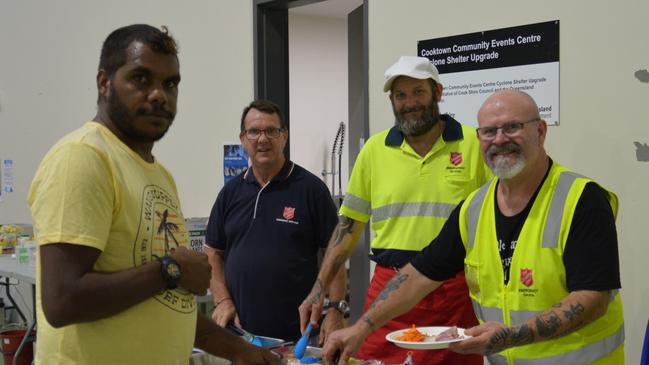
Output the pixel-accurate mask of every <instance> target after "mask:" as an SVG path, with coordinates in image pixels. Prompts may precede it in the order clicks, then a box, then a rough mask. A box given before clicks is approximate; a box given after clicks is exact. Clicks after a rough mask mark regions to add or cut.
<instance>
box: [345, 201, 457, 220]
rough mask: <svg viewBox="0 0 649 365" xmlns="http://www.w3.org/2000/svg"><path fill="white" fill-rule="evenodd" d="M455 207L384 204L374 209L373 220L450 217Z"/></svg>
mask: <svg viewBox="0 0 649 365" xmlns="http://www.w3.org/2000/svg"><path fill="white" fill-rule="evenodd" d="M345 199H346V198H345ZM455 207H456V205H455V204H448V203H431V202H415V203H397V204H390V205H384V206H382V207H379V208H376V209H372V221H373V222H380V221H382V220H385V219H389V218H398V217H439V218H448V216H449V215H451V212H452V211H453V209H454V208H455Z"/></svg>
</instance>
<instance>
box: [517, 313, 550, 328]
mask: <svg viewBox="0 0 649 365" xmlns="http://www.w3.org/2000/svg"><path fill="white" fill-rule="evenodd" d="M543 312H545V311H513V310H510V311H509V319H510V320H511V325H512V326H515V325H517V324H521V323H523V322H525V321H527V320H528V319H530V318H532V317H536V316H537V315H539V314H541V313H543Z"/></svg>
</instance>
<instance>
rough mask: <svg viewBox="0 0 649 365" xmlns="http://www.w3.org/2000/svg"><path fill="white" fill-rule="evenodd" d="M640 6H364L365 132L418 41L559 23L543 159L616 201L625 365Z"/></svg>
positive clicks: (636, 325)
mask: <svg viewBox="0 0 649 365" xmlns="http://www.w3.org/2000/svg"><path fill="white" fill-rule="evenodd" d="M647 14H649V2H648V1H646V0H623V1H620V2H617V3H615V4H613V3H611V2H609V1H603V0H597V1H592V0H591V1H587V0H575V1H569V2H566V1H559V0H548V1H542V2H529V1H525V2H520V1H514V0H493V1H486V2H479V1H466V0H461V1H453V2H440V1H435V2H430V1H427V0H411V1H408V4H407V6H406V5H404V3H402V2H399V1H372V2H370V4H369V52H370V55H369V56H370V58H369V59H370V70H369V77H370V85H369V89H370V131H371V132H372V133H375V132H377V131H379V130H381V129H384V128H386V127H388V126H390V124H391V123H392V118H391V115H392V113H391V111H390V108H389V104H388V101H387V100H386V97H385V94H384V93H383V92H382V91H381V86H382V84H383V72H384V70H385V69H386V68H387V67H388V66H389V65H390V64H392V63H393V62H394V61H395V60H396V59H397V57H398V56H399V55H402V54H410V55H414V54H415V53H416V51H417V41H418V40H424V39H429V38H436V37H443V36H449V35H457V34H464V33H469V32H476V31H482V30H490V29H497V28H503V27H509V26H516V25H522V24H530V23H536V22H542V21H549V20H554V19H559V20H560V21H561V24H560V27H561V29H560V42H561V45H560V54H561V56H560V57H561V60H560V63H561V66H560V78H561V92H560V98H561V99H560V103H561V116H560V118H561V126H559V127H551V128H550V129H549V132H548V139H547V141H546V149H547V150H548V152H549V154H550V156H551V157H552V158H554V159H555V160H556V161H558V162H560V163H562V164H564V165H566V166H569V167H572V168H573V169H575V170H577V171H578V172H580V173H582V174H585V175H587V176H590V177H592V178H595V179H596V180H598V181H599V182H601V183H602V184H604V185H605V186H607V187H609V188H610V189H612V190H613V191H615V192H616V193H617V194H618V197H619V199H620V212H619V215H618V225H617V227H618V235H619V248H620V256H621V258H620V260H621V263H620V264H621V275H622V287H623V291H622V298H623V301H624V310H625V317H626V354H627V357H626V361H627V363H628V364H637V363H639V359H640V351H641V346H642V338H643V335H644V329H645V325H646V323H647V317H648V316H649V311H647V303H649V282H648V281H647V270H646V267H647V262H649V249H648V247H649V246H648V243H649V242H648V241H649V239H648V238H647V230H646V226H647V223H646V222H647V214H646V209H647V207H649V194H647V192H646V184H647V181H649V163H647V162H638V161H636V157H635V147H634V145H633V141H640V142H649V121H648V120H647V115H648V111H649V108H648V107H647V105H649V104H648V103H647V100H648V97H649V84H647V83H640V82H639V81H638V80H637V79H636V78H635V77H634V72H635V71H637V70H639V69H647V68H649V42H647V40H646V38H647V37H646V35H647V33H648V30H649V29H648V27H647V22H646V16H647Z"/></svg>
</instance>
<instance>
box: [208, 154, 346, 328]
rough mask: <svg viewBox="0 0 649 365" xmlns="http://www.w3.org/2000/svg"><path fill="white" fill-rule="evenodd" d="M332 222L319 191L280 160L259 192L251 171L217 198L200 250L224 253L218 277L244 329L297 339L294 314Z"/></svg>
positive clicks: (319, 185)
mask: <svg viewBox="0 0 649 365" xmlns="http://www.w3.org/2000/svg"><path fill="white" fill-rule="evenodd" d="M337 222H338V216H337V212H336V206H335V204H334V202H333V200H332V199H331V196H330V193H329V190H328V189H327V187H326V185H325V184H324V183H323V182H322V180H320V179H319V178H317V177H316V176H315V175H313V174H311V173H310V172H308V171H307V170H305V169H303V168H302V167H300V166H298V165H295V164H293V163H292V162H290V161H287V162H286V163H285V164H284V167H283V168H282V170H281V171H280V172H279V173H278V174H277V176H276V177H275V178H273V180H272V181H271V182H270V183H269V184H268V185H267V186H266V187H265V188H263V189H262V187H261V186H259V184H258V183H257V181H256V179H255V177H254V175H253V173H252V171H248V172H247V174H242V175H239V176H237V177H236V178H234V179H233V180H231V181H230V182H228V183H227V184H226V185H225V186H224V187H223V189H222V190H221V192H220V193H219V196H218V197H217V199H216V203H214V207H213V208H212V212H211V214H210V219H209V222H208V225H207V234H206V244H207V245H208V246H211V247H213V248H216V249H219V250H223V251H224V252H225V278H226V283H227V286H228V289H229V290H230V294H231V295H232V299H233V301H234V303H235V306H236V308H237V313H238V314H239V319H240V320H241V325H242V327H243V328H244V329H246V330H248V331H250V332H252V333H254V334H257V335H261V336H268V337H275V338H281V339H285V340H297V339H298V338H299V337H300V323H299V322H300V320H299V315H298V311H297V307H298V306H299V305H300V303H302V301H303V300H304V298H305V297H306V296H307V295H308V294H309V291H310V290H311V286H312V285H313V283H314V282H315V279H316V276H317V273H318V253H319V251H320V249H323V248H325V247H326V246H327V243H328V241H329V238H330V237H331V233H332V232H333V229H334V227H335V226H336V224H337Z"/></svg>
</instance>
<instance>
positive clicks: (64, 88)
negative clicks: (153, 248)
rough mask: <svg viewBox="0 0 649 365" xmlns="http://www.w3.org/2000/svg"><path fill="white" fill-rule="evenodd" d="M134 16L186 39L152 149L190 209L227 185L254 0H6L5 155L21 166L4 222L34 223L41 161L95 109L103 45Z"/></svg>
mask: <svg viewBox="0 0 649 365" xmlns="http://www.w3.org/2000/svg"><path fill="white" fill-rule="evenodd" d="M132 23H148V24H151V25H155V26H159V25H167V26H168V27H169V30H170V32H171V33H172V34H173V35H174V37H175V38H176V39H177V41H178V43H179V45H180V53H179V58H180V68H181V76H182V82H181V84H180V95H179V102H178V114H177V117H176V120H175V121H174V125H173V126H172V127H171V130H170V131H169V133H168V134H167V136H166V137H165V138H164V139H163V140H162V141H161V142H160V143H159V144H157V145H156V147H155V149H154V154H155V155H156V157H158V159H159V160H160V161H162V163H163V164H164V165H165V166H167V167H168V168H169V169H170V170H171V172H172V173H173V175H174V176H175V177H176V182H177V184H178V188H179V193H180V199H181V203H182V205H183V211H184V213H185V216H186V217H191V216H207V215H209V212H210V209H211V206H212V204H213V202H214V199H215V198H216V194H217V193H218V191H219V190H220V188H221V186H222V184H223V174H222V162H221V161H222V154H223V148H222V146H221V145H222V142H223V141H232V140H235V141H236V140H238V130H239V118H240V113H241V110H242V109H243V107H244V106H245V105H247V103H249V102H250V100H252V98H253V96H254V87H253V48H252V39H253V38H252V1H241V0H219V1H211V0H196V1H192V2H189V3H187V4H180V3H178V2H177V1H172V0H161V1H126V0H113V1H97V0H93V1H86V0H61V1H36V0H22V1H10V0H0V45H2V46H1V47H2V48H1V51H0V54H1V56H0V159H13V160H14V164H15V167H14V182H15V192H14V193H10V194H6V195H3V198H4V201H2V202H0V223H10V222H26V223H29V222H31V218H30V213H29V209H28V207H27V204H26V196H27V190H28V188H29V184H30V182H31V179H32V177H33V175H34V172H35V170H36V167H37V165H38V163H39V162H40V160H41V158H42V157H43V155H44V154H45V153H46V152H47V150H48V149H49V147H50V146H51V145H52V144H53V143H54V142H55V141H56V140H58V139H59V138H60V137H62V136H63V135H64V134H66V133H67V132H69V131H71V130H73V129H75V128H77V127H79V126H81V125H82V124H83V122H84V121H87V120H89V119H90V118H92V117H93V116H94V115H95V111H96V107H95V106H96V97H97V96H96V95H97V92H96V87H95V75H96V72H97V64H98V62H99V52H100V49H101V44H102V42H103V40H104V39H105V38H106V36H107V35H108V34H109V33H110V32H111V31H112V30H114V29H115V28H118V27H120V26H123V25H128V24H132Z"/></svg>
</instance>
